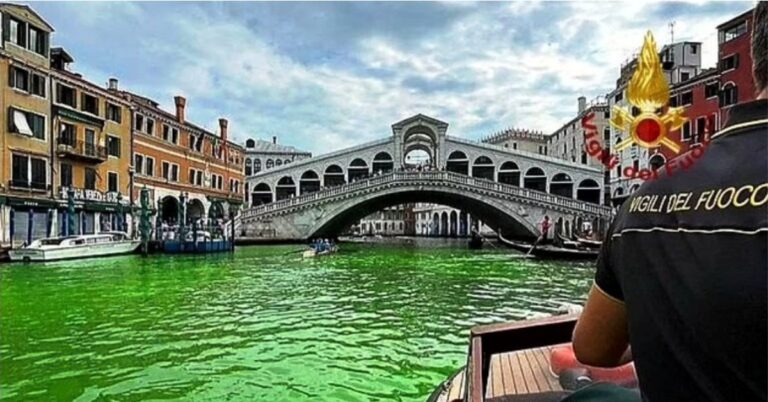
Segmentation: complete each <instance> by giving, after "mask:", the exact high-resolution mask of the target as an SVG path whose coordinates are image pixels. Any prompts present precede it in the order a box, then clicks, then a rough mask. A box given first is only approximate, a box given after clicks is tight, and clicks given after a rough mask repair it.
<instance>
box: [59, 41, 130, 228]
mask: <svg viewBox="0 0 768 402" xmlns="http://www.w3.org/2000/svg"><path fill="white" fill-rule="evenodd" d="M73 62H74V59H73V58H72V56H71V55H70V54H69V53H67V52H66V51H65V50H64V49H62V48H53V49H51V70H50V72H51V104H52V106H51V126H52V128H53V130H52V135H51V137H52V138H51V140H52V141H53V152H52V153H51V155H50V158H51V164H52V166H53V169H52V175H51V176H52V180H51V182H52V184H53V194H54V198H55V199H56V201H57V203H58V213H57V214H56V216H54V220H55V222H56V225H55V226H56V227H57V229H58V230H57V234H59V235H68V234H93V233H99V232H102V231H110V230H126V231H128V232H130V226H131V221H130V213H129V212H130V194H131V175H130V170H131V124H130V115H131V105H130V103H128V102H127V101H125V100H124V99H122V98H120V97H119V96H117V95H116V94H114V93H112V92H110V91H108V90H107V89H106V88H103V87H101V86H99V85H96V84H93V83H91V82H89V81H87V80H86V79H84V78H83V77H82V75H81V74H78V73H76V72H73V71H72V69H71V67H70V65H71V63H73ZM69 197H73V198H74V200H75V214H76V217H75V219H72V220H71V221H70V219H67V214H68V199H69ZM70 222H72V223H73V224H74V227H69V225H70Z"/></svg>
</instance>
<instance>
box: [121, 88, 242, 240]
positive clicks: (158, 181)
mask: <svg viewBox="0 0 768 402" xmlns="http://www.w3.org/2000/svg"><path fill="white" fill-rule="evenodd" d="M110 91H111V92H113V93H115V94H119V95H120V96H121V97H123V98H124V99H126V100H127V101H129V102H130V103H131V104H132V105H133V108H134V113H133V116H132V122H131V127H132V132H133V172H134V187H133V194H132V198H131V199H132V200H134V201H135V202H138V199H139V194H140V191H141V189H142V188H145V187H146V188H147V189H148V190H149V192H150V199H152V200H153V203H154V206H155V208H157V213H158V217H159V220H160V222H162V223H164V224H168V225H170V226H173V225H177V224H179V223H180V222H179V220H180V219H181V218H182V215H184V214H186V222H185V223H186V224H191V223H193V222H198V221H201V220H202V222H206V223H208V224H213V223H216V222H221V221H224V220H227V219H228V217H229V211H230V208H235V209H236V208H239V207H240V205H241V204H242V202H243V190H244V188H243V183H244V181H245V180H244V176H243V155H244V149H243V148H242V147H241V146H240V145H237V144H236V143H234V142H232V141H230V140H229V131H228V130H229V127H228V126H229V122H228V121H227V119H225V118H220V119H219V130H218V131H219V132H218V134H214V133H213V132H211V131H208V130H206V129H204V128H202V127H200V126H198V125H195V124H193V123H192V122H190V121H188V120H187V118H186V102H187V101H186V99H185V98H184V97H182V96H176V97H174V103H175V106H176V112H175V114H173V113H169V112H166V111H165V110H163V109H162V108H161V107H160V104H159V103H158V102H156V101H154V100H152V99H149V98H146V97H143V96H140V95H137V94H134V93H131V92H128V91H123V90H120V89H119V88H118V83H117V80H112V81H111V83H110ZM182 202H183V203H185V204H186V205H182Z"/></svg>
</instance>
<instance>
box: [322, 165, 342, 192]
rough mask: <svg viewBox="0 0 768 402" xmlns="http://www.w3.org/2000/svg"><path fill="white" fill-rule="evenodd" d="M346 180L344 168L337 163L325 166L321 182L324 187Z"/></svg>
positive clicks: (339, 183)
mask: <svg viewBox="0 0 768 402" xmlns="http://www.w3.org/2000/svg"><path fill="white" fill-rule="evenodd" d="M346 182H347V181H346V180H345V179H344V169H342V168H341V167H340V166H339V165H331V166H328V167H327V168H325V173H323V183H324V186H325V187H333V186H339V185H342V184H344V183H346Z"/></svg>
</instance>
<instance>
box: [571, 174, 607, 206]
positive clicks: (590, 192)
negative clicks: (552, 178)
mask: <svg viewBox="0 0 768 402" xmlns="http://www.w3.org/2000/svg"><path fill="white" fill-rule="evenodd" d="M601 192H602V189H601V188H600V185H599V184H597V182H596V181H594V180H592V179H586V180H582V181H581V182H580V183H579V187H578V188H577V189H576V199H577V200H579V201H585V202H591V203H593V204H599V203H600V193H601Z"/></svg>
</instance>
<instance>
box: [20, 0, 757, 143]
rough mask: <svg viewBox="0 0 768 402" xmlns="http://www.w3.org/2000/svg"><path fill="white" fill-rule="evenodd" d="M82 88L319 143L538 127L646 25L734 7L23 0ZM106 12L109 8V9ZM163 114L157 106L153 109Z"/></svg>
mask: <svg viewBox="0 0 768 402" xmlns="http://www.w3.org/2000/svg"><path fill="white" fill-rule="evenodd" d="M34 7H35V8H36V9H38V10H39V11H40V12H41V13H42V14H43V15H44V16H45V17H46V18H47V19H48V20H49V21H50V22H51V23H52V24H53V25H54V26H55V27H56V29H57V33H56V36H55V38H54V42H55V43H60V44H63V45H65V46H66V47H67V48H68V49H69V50H70V51H72V53H74V55H75V57H76V59H77V60H78V63H77V64H76V68H77V69H78V70H80V71H82V72H84V73H85V74H86V76H87V77H89V78H90V79H92V80H93V81H95V82H105V81H106V78H107V77H109V76H113V75H114V76H117V77H119V78H120V80H121V85H122V86H123V87H125V88H128V89H130V90H133V91H136V92H139V93H142V94H145V95H147V96H149V97H152V98H154V99H156V100H157V101H159V102H161V104H164V105H170V106H172V97H173V95H176V94H185V95H186V96H187V97H188V105H189V106H188V107H189V112H188V116H190V118H191V119H192V120H193V121H195V122H197V123H198V124H200V125H203V126H206V127H209V128H212V129H215V127H216V125H217V124H216V120H217V119H218V117H220V116H226V117H228V118H229V119H230V125H231V132H232V135H233V137H234V138H235V139H236V140H239V141H244V140H245V139H246V138H248V137H260V138H269V137H271V136H273V135H276V136H278V137H279V138H280V141H281V142H282V143H286V144H290V145H294V146H297V147H299V148H302V149H307V150H310V151H312V152H314V153H324V152H330V151H333V150H336V149H339V148H342V147H346V146H351V145H354V144H357V143H361V142H364V141H369V140H374V139H378V138H382V137H385V136H388V135H391V132H390V129H389V127H390V125H391V124H392V123H394V122H396V121H399V120H400V119H403V118H406V117H408V116H411V115H413V114H416V113H424V114H428V115H432V116H434V117H436V118H438V119H441V120H444V121H446V122H448V123H449V124H450V128H449V134H450V135H457V136H463V137H468V138H479V137H481V136H484V135H487V134H489V133H490V132H492V131H496V130H498V129H502V128H505V127H509V126H517V127H526V128H530V129H536V130H542V131H545V132H551V131H554V130H555V129H557V128H558V127H559V126H560V125H561V124H563V123H565V122H567V121H568V120H570V119H571V118H573V116H574V113H575V109H576V98H577V97H578V96H581V95H584V96H587V97H588V98H592V97H595V96H598V95H601V94H605V93H606V92H608V91H609V90H610V89H612V87H613V85H614V83H615V80H616V78H617V75H618V71H619V67H620V65H621V63H622V62H623V61H625V60H627V59H628V58H629V57H631V56H632V54H633V52H636V51H637V50H638V49H639V47H640V45H641V43H642V37H643V35H644V33H645V31H646V30H648V29H651V30H652V31H653V32H654V33H655V34H656V38H657V42H659V43H660V44H663V43H666V42H668V40H669V36H668V27H667V23H668V22H669V21H670V20H672V19H674V20H675V21H676V25H675V39H676V40H693V41H702V42H704V46H703V56H704V61H705V66H707V65H709V66H712V65H714V61H715V59H716V57H717V56H716V51H717V47H716V45H717V43H716V30H715V27H716V25H718V24H719V23H721V22H723V21H725V20H727V19H728V18H730V17H731V16H735V15H737V14H739V13H740V12H743V11H744V10H746V9H748V8H749V7H750V3H716V4H710V3H704V4H698V3H695V4H693V3H671V4H670V3H651V4H646V3H644V2H627V3H611V4H610V6H606V5H605V4H604V3H597V2H558V3H554V2H530V3H528V2H524V3H523V2H513V3H483V2H479V3H475V2H466V3H459V4H453V3H447V4H446V3H398V2H392V3H389V2H387V3H172V4H171V3H159V4H158V3H64V4H60V3H36V4H35V5H34ZM115 15H117V16H119V18H114V16H115ZM169 109H172V107H169Z"/></svg>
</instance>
